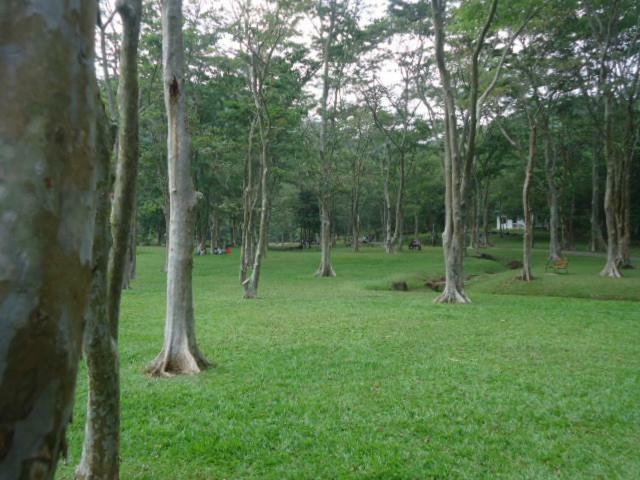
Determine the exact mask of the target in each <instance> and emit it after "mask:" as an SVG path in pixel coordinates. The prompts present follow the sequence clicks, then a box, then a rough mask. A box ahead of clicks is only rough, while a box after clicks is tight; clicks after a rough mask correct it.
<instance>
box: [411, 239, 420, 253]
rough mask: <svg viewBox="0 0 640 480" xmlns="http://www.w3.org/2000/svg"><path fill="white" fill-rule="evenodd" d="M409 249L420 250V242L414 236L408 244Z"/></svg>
mask: <svg viewBox="0 0 640 480" xmlns="http://www.w3.org/2000/svg"><path fill="white" fill-rule="evenodd" d="M409 250H422V243H420V239H418V238H414V239H413V240H412V241H411V243H410V244H409Z"/></svg>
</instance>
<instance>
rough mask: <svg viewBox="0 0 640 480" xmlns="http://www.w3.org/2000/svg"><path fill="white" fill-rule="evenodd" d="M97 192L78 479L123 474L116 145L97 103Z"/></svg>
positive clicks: (85, 348)
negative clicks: (112, 277)
mask: <svg viewBox="0 0 640 480" xmlns="http://www.w3.org/2000/svg"><path fill="white" fill-rule="evenodd" d="M98 118H99V120H98V122H97V139H98V152H97V153H98V154H97V156H96V159H97V161H98V165H97V167H98V168H97V170H96V174H97V179H98V182H97V186H96V194H97V196H98V202H97V210H96V225H95V233H94V242H93V275H92V281H91V300H90V303H89V309H88V312H87V316H86V329H85V334H84V354H85V357H86V359H87V366H88V370H89V375H88V377H89V394H88V400H87V419H86V422H85V435H84V445H83V449H82V459H81V461H80V464H79V465H78V468H77V469H76V475H75V476H76V479H94V478H95V479H110V480H112V479H117V478H119V470H120V462H119V453H120V452H119V445H120V379H119V373H118V372H119V368H118V346H117V343H116V339H115V338H114V337H113V330H114V328H113V327H112V325H111V323H110V319H109V312H108V305H109V298H108V283H109V280H108V270H109V252H110V249H111V227H110V223H109V215H110V212H111V200H110V194H111V182H110V178H111V168H110V166H111V149H112V147H113V138H112V136H111V134H110V130H109V126H108V124H107V118H106V116H105V114H104V111H102V112H100V108H98Z"/></svg>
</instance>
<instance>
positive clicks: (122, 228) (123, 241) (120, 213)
mask: <svg viewBox="0 0 640 480" xmlns="http://www.w3.org/2000/svg"><path fill="white" fill-rule="evenodd" d="M116 8H117V11H118V14H119V15H120V17H121V19H122V45H121V50H120V82H119V84H118V112H119V119H118V125H119V129H118V137H119V138H118V143H117V144H118V163H117V169H116V180H115V186H114V196H113V206H112V208H111V218H110V221H111V228H110V231H109V228H108V226H103V225H102V222H103V220H104V219H103V218H102V217H101V216H98V217H97V221H98V222H100V223H99V225H98V226H99V229H100V230H101V232H100V233H101V234H105V235H107V236H108V235H111V236H112V237H113V243H112V244H111V248H110V249H109V248H108V242H107V245H106V246H105V245H103V243H104V242H106V241H105V240H99V239H98V238H97V236H96V245H95V246H94V253H95V254H97V255H98V257H97V258H98V259H100V263H96V265H95V268H96V269H95V270H94V281H96V283H97V285H95V286H94V287H93V289H94V292H93V299H92V300H93V302H99V301H103V300H104V301H106V311H104V310H105V309H104V308H103V307H102V306H101V305H99V304H97V305H95V306H94V305H93V304H92V307H93V308H94V312H93V313H94V315H93V316H91V317H90V318H89V321H88V325H90V326H91V322H95V324H94V325H93V326H92V328H89V329H88V334H89V335H87V336H85V346H86V347H85V352H86V356H87V365H88V369H89V400H88V405H87V421H86V425H85V441H84V445H83V451H82V460H81V462H80V465H79V466H78V469H77V470H76V478H77V479H79V480H80V479H82V480H84V479H105V480H114V479H117V478H119V466H120V458H119V450H120V379H119V365H118V326H119V320H120V302H121V296H122V289H123V288H127V287H128V285H129V281H130V279H131V275H132V270H133V269H135V233H134V232H135V228H134V227H135V222H136V218H135V210H136V209H135V204H136V180H137V176H138V158H139V156H140V155H139V140H138V131H139V119H138V94H139V89H138V41H139V37H140V20H141V14H142V1H141V0H119V1H118V2H117V4H116ZM105 120H106V119H105ZM101 128H102V130H104V129H105V128H106V125H105V127H101ZM103 137H106V138H104V139H103V141H104V140H109V139H108V137H107V136H106V134H103ZM103 150H104V153H102V155H103V156H104V158H105V160H104V161H105V162H106V167H105V168H107V169H108V166H109V157H110V153H111V152H110V150H109V149H108V148H107V147H106V146H105V147H103ZM105 183H106V186H107V187H108V178H107V179H105ZM100 193H101V192H100ZM105 203H106V204H107V206H108V202H107V201H106V202H105ZM101 207H102V208H106V207H104V206H102V205H101ZM99 213H102V212H101V211H100V210H99ZM106 252H109V253H108V260H107V265H106V267H107V268H106V275H107V276H106V292H105V291H103V288H104V285H103V279H102V278H96V275H103V273H104V272H105V269H104V267H105V265H103V264H102V256H103V255H106ZM96 289H97V291H96ZM105 294H106V295H105ZM105 313H106V316H105V315H104V314H105Z"/></svg>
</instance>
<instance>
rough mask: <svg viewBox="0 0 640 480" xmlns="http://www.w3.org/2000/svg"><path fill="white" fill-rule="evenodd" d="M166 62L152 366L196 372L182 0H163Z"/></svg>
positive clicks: (200, 361)
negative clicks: (163, 243) (164, 221)
mask: <svg viewBox="0 0 640 480" xmlns="http://www.w3.org/2000/svg"><path fill="white" fill-rule="evenodd" d="M162 64H163V78H164V100H165V108H166V111H167V121H168V136H167V151H168V154H167V157H168V173H169V201H170V212H171V215H170V219H169V245H170V249H169V262H168V272H167V314H166V315H167V316H166V323H165V334H164V346H163V348H162V351H161V352H160V354H159V355H158V356H157V357H156V359H155V360H154V361H153V362H152V363H151V365H150V366H149V371H150V373H152V374H153V375H175V374H195V373H199V372H200V371H201V370H202V369H204V368H206V367H207V366H209V362H208V361H207V359H206V358H205V357H204V355H203V354H202V353H201V352H200V349H199V348H198V344H197V342H196V323H195V314H194V308H193V283H192V270H193V241H194V235H195V209H196V204H197V202H198V197H197V194H196V191H195V189H194V187H193V180H192V178H191V153H190V139H189V133H188V131H187V117H186V94H185V91H184V87H185V74H184V72H185V69H184V41H183V34H182V0H162Z"/></svg>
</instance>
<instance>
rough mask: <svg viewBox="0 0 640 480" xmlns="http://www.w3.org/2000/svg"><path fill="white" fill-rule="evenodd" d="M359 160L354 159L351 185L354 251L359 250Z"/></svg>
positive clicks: (352, 244)
mask: <svg viewBox="0 0 640 480" xmlns="http://www.w3.org/2000/svg"><path fill="white" fill-rule="evenodd" d="M360 170H361V165H360V163H359V160H358V159H356V160H354V165H353V172H352V175H353V176H352V182H353V184H352V187H351V236H352V238H353V240H352V243H351V246H352V248H353V251H354V252H358V251H360V173H361V171H360Z"/></svg>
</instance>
